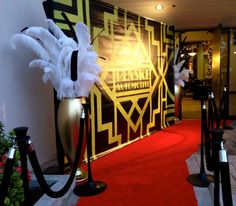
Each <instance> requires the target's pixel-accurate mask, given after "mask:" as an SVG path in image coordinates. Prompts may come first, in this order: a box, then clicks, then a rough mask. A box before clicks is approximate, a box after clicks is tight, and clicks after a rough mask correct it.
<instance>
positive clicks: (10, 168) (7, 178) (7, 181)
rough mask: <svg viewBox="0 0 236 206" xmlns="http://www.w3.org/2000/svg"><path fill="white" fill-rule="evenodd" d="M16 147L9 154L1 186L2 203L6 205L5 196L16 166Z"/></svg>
mask: <svg viewBox="0 0 236 206" xmlns="http://www.w3.org/2000/svg"><path fill="white" fill-rule="evenodd" d="M15 153H16V149H15V147H12V148H11V149H10V150H9V152H8V156H7V160H6V164H5V166H4V172H3V177H2V183H1V187H0V205H1V206H2V205H4V201H5V198H6V196H7V192H8V188H9V185H10V181H11V175H12V171H13V166H14V158H15Z"/></svg>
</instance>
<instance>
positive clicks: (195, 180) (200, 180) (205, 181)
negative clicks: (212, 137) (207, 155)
mask: <svg viewBox="0 0 236 206" xmlns="http://www.w3.org/2000/svg"><path fill="white" fill-rule="evenodd" d="M206 125H207V115H206V100H205V98H204V97H201V154H200V158H201V159H200V173H198V174H192V175H190V176H189V177H188V178H187V180H188V182H189V183H191V184H192V185H195V186H198V187H208V186H209V184H210V183H212V182H213V176H212V175H208V174H206V172H205V164H204V136H205V133H206Z"/></svg>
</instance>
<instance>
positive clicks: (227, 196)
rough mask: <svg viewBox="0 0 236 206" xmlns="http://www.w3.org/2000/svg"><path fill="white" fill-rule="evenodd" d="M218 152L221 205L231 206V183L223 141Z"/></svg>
mask: <svg viewBox="0 0 236 206" xmlns="http://www.w3.org/2000/svg"><path fill="white" fill-rule="evenodd" d="M220 147H221V148H220V151H219V168H220V174H221V188H222V196H223V203H224V205H225V206H232V205H233V200H232V191H231V183H230V171H229V162H228V157H227V153H226V151H225V149H224V145H223V141H222V142H221V144H220Z"/></svg>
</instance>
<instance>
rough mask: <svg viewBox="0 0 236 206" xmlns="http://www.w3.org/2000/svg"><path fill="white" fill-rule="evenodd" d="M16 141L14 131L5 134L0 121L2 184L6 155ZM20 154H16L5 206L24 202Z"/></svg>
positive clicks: (18, 204)
mask: <svg viewBox="0 0 236 206" xmlns="http://www.w3.org/2000/svg"><path fill="white" fill-rule="evenodd" d="M14 141H15V133H14V131H10V132H9V133H8V134H5V133H4V125H3V123H2V122H1V121H0V184H1V181H2V176H3V171H4V164H5V160H6V154H7V152H8V150H9V149H10V148H11V147H12V146H13V144H14ZM19 158H20V157H19V152H18V151H17V152H16V154H15V163H14V164H15V165H14V168H13V174H12V176H11V180H10V186H9V188H8V193H7V197H6V198H5V201H4V206H21V205H22V202H23V201H24V190H23V186H22V185H23V181H22V179H21V170H20V166H19Z"/></svg>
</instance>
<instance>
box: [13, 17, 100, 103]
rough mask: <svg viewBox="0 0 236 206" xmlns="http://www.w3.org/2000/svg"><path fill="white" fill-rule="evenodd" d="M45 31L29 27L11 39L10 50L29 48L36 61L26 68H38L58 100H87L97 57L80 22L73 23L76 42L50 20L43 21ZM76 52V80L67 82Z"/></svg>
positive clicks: (96, 70)
mask: <svg viewBox="0 0 236 206" xmlns="http://www.w3.org/2000/svg"><path fill="white" fill-rule="evenodd" d="M47 24H48V30H47V29H45V28H42V27H30V28H28V29H26V30H24V31H23V32H22V33H19V34H15V35H13V36H12V38H11V40H10V43H11V46H12V48H13V49H17V48H20V47H21V46H25V47H26V48H29V49H31V50H32V51H33V52H34V53H35V54H36V55H37V56H38V59H34V60H32V61H31V62H30V63H29V67H31V68H32V67H35V68H41V69H42V70H43V72H44V74H43V77H42V80H43V81H44V82H45V83H46V82H48V81H50V82H51V84H52V85H53V87H54V88H55V90H56V91H57V97H58V99H61V98H64V97H67V98H74V97H82V96H85V97H88V96H89V93H90V90H91V87H92V86H93V85H94V83H95V82H98V81H99V74H100V72H101V67H100V66H99V65H98V64H97V58H98V55H97V53H96V52H95V51H93V48H92V46H91V45H90V34H89V29H88V27H87V26H86V25H85V24H84V23H81V22H79V23H77V24H76V26H75V33H76V37H77V39H78V43H77V42H76V41H74V40H73V39H72V38H69V37H67V36H66V35H65V34H64V33H63V31H62V30H61V29H60V28H59V27H58V26H57V25H56V24H55V23H54V22H53V21H52V20H51V19H47ZM76 50H78V56H77V68H76V71H77V80H76V81H72V80H71V55H72V52H73V51H76Z"/></svg>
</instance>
